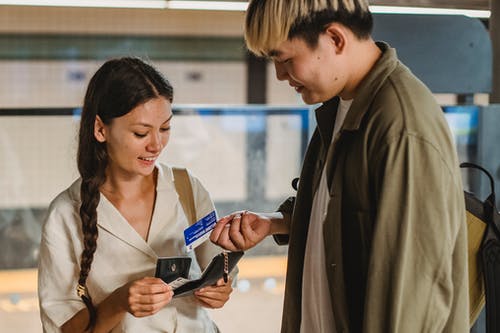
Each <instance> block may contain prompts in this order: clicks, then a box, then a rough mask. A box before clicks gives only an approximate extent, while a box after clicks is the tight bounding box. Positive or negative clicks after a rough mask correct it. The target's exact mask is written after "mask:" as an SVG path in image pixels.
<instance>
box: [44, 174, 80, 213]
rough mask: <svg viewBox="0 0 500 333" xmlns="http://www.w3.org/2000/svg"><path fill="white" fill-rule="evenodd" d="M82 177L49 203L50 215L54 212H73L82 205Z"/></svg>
mask: <svg viewBox="0 0 500 333" xmlns="http://www.w3.org/2000/svg"><path fill="white" fill-rule="evenodd" d="M80 185H81V179H77V180H75V181H74V182H73V184H71V185H70V186H69V187H68V188H66V189H65V190H64V191H62V192H61V193H59V194H58V195H57V196H56V197H55V198H54V200H52V202H51V203H50V205H49V209H48V216H50V215H51V214H53V213H54V212H60V213H62V214H65V213H66V214H68V213H72V212H74V211H75V209H76V210H78V207H79V206H80Z"/></svg>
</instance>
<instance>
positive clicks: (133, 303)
mask: <svg viewBox="0 0 500 333" xmlns="http://www.w3.org/2000/svg"><path fill="white" fill-rule="evenodd" d="M117 291H118V295H119V296H118V298H119V303H120V304H119V305H120V306H121V307H123V308H124V310H125V311H127V312H129V313H130V314H132V315H133V316H135V317H146V316H150V315H153V314H155V313H157V312H158V311H160V310H161V309H162V308H163V307H164V306H165V305H167V304H168V303H170V301H171V300H172V297H173V296H174V292H173V291H172V287H170V286H169V285H168V284H166V283H165V282H163V280H162V279H159V278H154V277H145V278H142V279H139V280H135V281H132V282H130V283H128V284H126V285H124V286H123V287H121V288H119V289H118V290H117Z"/></svg>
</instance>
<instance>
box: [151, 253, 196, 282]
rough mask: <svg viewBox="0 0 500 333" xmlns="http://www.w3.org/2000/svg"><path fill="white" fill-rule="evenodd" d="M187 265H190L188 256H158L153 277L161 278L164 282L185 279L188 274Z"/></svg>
mask: <svg viewBox="0 0 500 333" xmlns="http://www.w3.org/2000/svg"><path fill="white" fill-rule="evenodd" d="M189 267H191V258H190V257H166V258H158V261H157V262H156V272H155V277H159V278H161V279H162V280H163V281H164V282H166V283H170V282H172V281H174V280H175V279H178V278H184V279H187V278H188V276H189Z"/></svg>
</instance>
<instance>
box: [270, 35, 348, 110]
mask: <svg viewBox="0 0 500 333" xmlns="http://www.w3.org/2000/svg"><path fill="white" fill-rule="evenodd" d="M270 57H271V59H272V61H273V62H274V66H275V68H276V77H277V78H278V80H280V81H285V80H287V81H288V83H289V84H290V86H291V87H293V88H294V89H295V91H297V92H298V93H300V94H301V95H302V99H303V100H304V102H305V103H307V104H316V103H321V102H325V101H327V100H329V99H331V98H332V97H334V96H336V95H338V94H340V93H341V91H342V90H343V89H344V86H345V84H346V75H345V72H346V69H347V68H346V67H347V66H346V65H347V64H346V63H345V60H344V58H345V57H344V56H343V52H342V50H339V48H338V47H337V45H336V44H335V42H334V40H333V39H331V38H330V37H329V36H328V34H321V35H320V36H319V39H318V45H317V47H316V48H313V49H312V48H311V47H310V46H309V45H308V44H307V43H306V42H305V41H304V40H303V39H301V38H293V39H291V40H286V41H284V42H283V43H281V44H280V45H279V46H278V47H277V48H276V49H274V50H272V51H271V52H270Z"/></svg>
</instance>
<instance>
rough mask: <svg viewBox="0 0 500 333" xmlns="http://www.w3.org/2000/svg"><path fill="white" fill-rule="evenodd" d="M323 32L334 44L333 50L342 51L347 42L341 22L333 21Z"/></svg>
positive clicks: (345, 32) (338, 52)
mask: <svg viewBox="0 0 500 333" xmlns="http://www.w3.org/2000/svg"><path fill="white" fill-rule="evenodd" d="M325 33H326V35H327V36H328V37H329V38H330V40H331V41H332V43H333V44H334V47H335V52H336V53H337V54H340V53H342V51H344V49H345V45H346V42H347V31H346V28H345V27H344V26H343V25H342V24H339V23H335V22H334V23H330V24H329V25H328V26H327V28H326V30H325Z"/></svg>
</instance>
